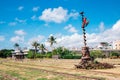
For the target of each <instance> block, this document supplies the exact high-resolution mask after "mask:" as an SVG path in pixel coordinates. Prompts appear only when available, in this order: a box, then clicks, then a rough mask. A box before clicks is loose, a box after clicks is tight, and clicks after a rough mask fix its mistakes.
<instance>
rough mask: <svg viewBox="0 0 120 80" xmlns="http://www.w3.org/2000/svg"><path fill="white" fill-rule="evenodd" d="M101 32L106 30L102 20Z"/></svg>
mask: <svg viewBox="0 0 120 80" xmlns="http://www.w3.org/2000/svg"><path fill="white" fill-rule="evenodd" d="M99 29H100V32H103V31H104V30H105V25H104V22H101V23H100V25H99Z"/></svg>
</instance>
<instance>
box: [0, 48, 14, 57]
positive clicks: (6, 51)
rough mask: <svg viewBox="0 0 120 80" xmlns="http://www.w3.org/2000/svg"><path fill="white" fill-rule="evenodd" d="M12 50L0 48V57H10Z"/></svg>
mask: <svg viewBox="0 0 120 80" xmlns="http://www.w3.org/2000/svg"><path fill="white" fill-rule="evenodd" d="M12 51H14V50H12V49H11V50H9V49H2V50H1V51H0V57H1V58H7V57H11V56H12Z"/></svg>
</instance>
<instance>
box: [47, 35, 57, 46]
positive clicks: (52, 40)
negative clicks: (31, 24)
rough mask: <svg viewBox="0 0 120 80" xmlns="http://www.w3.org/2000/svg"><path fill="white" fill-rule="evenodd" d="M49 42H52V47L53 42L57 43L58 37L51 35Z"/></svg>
mask: <svg viewBox="0 0 120 80" xmlns="http://www.w3.org/2000/svg"><path fill="white" fill-rule="evenodd" d="M48 42H49V43H50V47H52V46H53V44H54V43H56V38H55V37H54V36H50V38H48Z"/></svg>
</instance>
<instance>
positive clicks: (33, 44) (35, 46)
mask: <svg viewBox="0 0 120 80" xmlns="http://www.w3.org/2000/svg"><path fill="white" fill-rule="evenodd" d="M39 45H40V44H39V43H38V42H36V41H34V42H33V43H32V46H33V47H34V48H35V52H34V55H33V58H35V55H36V53H37V48H38V46H39Z"/></svg>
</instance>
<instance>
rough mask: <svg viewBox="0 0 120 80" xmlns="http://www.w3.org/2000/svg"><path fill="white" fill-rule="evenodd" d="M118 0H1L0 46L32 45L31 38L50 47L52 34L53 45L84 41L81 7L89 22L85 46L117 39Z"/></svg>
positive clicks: (76, 44)
mask: <svg viewBox="0 0 120 80" xmlns="http://www.w3.org/2000/svg"><path fill="white" fill-rule="evenodd" d="M119 3H120V0H0V49H4V48H13V45H14V43H19V44H20V46H21V47H29V48H30V47H31V43H32V42H33V41H38V42H39V43H43V44H45V46H46V47H49V43H48V42H47V38H48V37H49V36H50V35H54V36H55V37H56V38H57V44H56V46H65V47H68V48H69V47H70V48H73V47H77V48H79V47H81V46H82V45H83V43H82V42H83V39H82V29H81V16H80V15H79V12H81V11H84V12H85V16H86V17H87V18H88V19H89V21H90V24H89V25H88V26H87V27H86V30H87V39H88V46H91V45H94V46H92V47H95V46H96V45H97V44H98V43H99V42H101V41H107V42H111V41H114V40H119V39H120V37H119V34H120V5H119Z"/></svg>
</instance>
